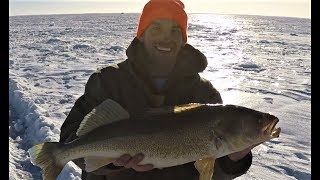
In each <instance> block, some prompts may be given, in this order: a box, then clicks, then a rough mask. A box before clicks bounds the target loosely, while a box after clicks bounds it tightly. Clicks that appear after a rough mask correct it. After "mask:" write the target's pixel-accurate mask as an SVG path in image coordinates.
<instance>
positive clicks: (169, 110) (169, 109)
mask: <svg viewBox="0 0 320 180" xmlns="http://www.w3.org/2000/svg"><path fill="white" fill-rule="evenodd" d="M204 105H205V104H200V103H189V104H183V105H177V106H167V107H160V108H150V109H149V110H148V111H147V113H146V114H147V115H158V114H168V113H169V114H170V113H173V114H177V113H182V112H185V111H189V110H192V109H196V108H199V107H201V106H204Z"/></svg>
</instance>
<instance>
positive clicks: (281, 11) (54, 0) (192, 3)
mask: <svg viewBox="0 0 320 180" xmlns="http://www.w3.org/2000/svg"><path fill="white" fill-rule="evenodd" d="M146 2H148V0H38V1H37V0H32V1H30V0H9V15H10V16H14V15H35V14H81V13H120V12H124V13H141V11H142V9H143V6H144V4H145V3H146ZM182 2H183V3H184V4H185V10H186V12H187V13H216V14H250V15H267V16H286V17H303V18H311V0H182Z"/></svg>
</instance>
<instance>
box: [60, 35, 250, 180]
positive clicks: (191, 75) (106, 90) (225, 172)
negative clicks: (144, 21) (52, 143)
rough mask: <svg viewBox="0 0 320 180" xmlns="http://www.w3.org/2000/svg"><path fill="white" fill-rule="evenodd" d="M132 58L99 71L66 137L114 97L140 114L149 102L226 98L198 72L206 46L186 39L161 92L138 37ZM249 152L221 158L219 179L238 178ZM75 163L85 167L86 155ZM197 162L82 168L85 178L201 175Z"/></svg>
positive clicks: (187, 178) (65, 128)
mask: <svg viewBox="0 0 320 180" xmlns="http://www.w3.org/2000/svg"><path fill="white" fill-rule="evenodd" d="M126 53H127V56H128V59H127V60H125V61H123V62H120V63H119V64H117V65H114V66H108V67H105V68H103V69H101V70H99V71H97V72H95V73H93V74H92V75H91V76H90V78H89V80H88V82H87V84H86V86H85V92H84V94H83V95H82V96H81V97H80V98H79V99H78V100H77V101H76V102H75V105H74V106H73V108H72V109H71V111H70V113H69V115H68V116H67V118H66V120H65V122H64V123H63V125H62V127H61V134H60V142H69V141H72V140H74V139H76V138H77V136H76V131H77V129H78V127H79V124H80V122H81V121H82V119H83V118H84V116H85V115H86V114H87V113H89V112H90V111H91V110H92V109H93V108H94V107H95V106H97V105H98V104H100V103H101V102H103V101H104V100H106V99H108V98H110V99H113V100H115V101H116V102H118V103H119V104H120V105H121V106H122V107H124V108H125V109H126V110H127V111H128V112H129V114H130V116H132V117H134V116H135V115H136V114H137V115H138V114H141V113H143V110H144V109H146V107H160V106H167V105H180V104H185V103H190V102H198V103H222V99H221V97H220V94H219V92H218V91H217V90H216V89H215V88H214V87H213V86H212V84H211V83H210V82H209V81H207V80H205V79H203V78H201V77H200V75H199V74H198V73H199V72H202V71H203V70H204V69H205V68H206V66H207V59H206V57H205V56H204V54H202V53H201V52H200V51H198V50H197V49H195V48H193V47H192V46H191V45H189V44H186V45H185V46H184V47H183V48H182V49H181V50H180V52H179V54H178V57H177V63H176V65H175V67H174V70H173V72H172V73H171V74H170V76H169V78H168V81H167V83H166V85H165V87H164V89H163V90H161V91H159V90H158V89H157V88H156V87H155V85H154V83H153V81H152V79H150V76H148V71H146V68H145V64H146V63H148V61H147V60H146V54H145V51H144V48H143V46H142V44H141V42H140V41H139V40H138V39H134V40H133V41H132V43H131V44H130V46H129V47H128V49H127V51H126ZM251 161H252V155H251V153H249V154H248V155H247V156H246V157H245V158H243V159H242V160H240V161H238V162H233V161H231V160H230V159H229V158H228V157H227V156H225V157H221V158H219V159H216V161H215V167H214V178H216V179H218V180H220V179H233V178H235V177H237V176H240V175H242V174H244V173H245V172H246V171H247V170H248V169H249V167H250V166H251ZM74 162H75V163H76V164H77V165H78V166H79V167H80V168H82V169H84V164H83V159H77V160H74ZM193 163H194V162H191V163H187V164H183V165H180V166H175V167H169V168H164V169H153V170H151V171H147V172H136V171H134V170H133V169H126V168H122V167H116V166H113V165H112V164H109V165H107V166H105V167H102V168H100V169H98V170H96V171H93V172H91V173H86V172H85V171H84V170H83V171H82V179H83V180H91V179H92V180H93V179H95V180H100V179H101V180H135V179H137V180H138V179H139V180H166V179H167V180H169V179H170V180H171V179H172V180H173V179H174V180H180V179H181V180H192V179H198V176H199V174H198V172H197V170H196V169H195V167H194V165H193Z"/></svg>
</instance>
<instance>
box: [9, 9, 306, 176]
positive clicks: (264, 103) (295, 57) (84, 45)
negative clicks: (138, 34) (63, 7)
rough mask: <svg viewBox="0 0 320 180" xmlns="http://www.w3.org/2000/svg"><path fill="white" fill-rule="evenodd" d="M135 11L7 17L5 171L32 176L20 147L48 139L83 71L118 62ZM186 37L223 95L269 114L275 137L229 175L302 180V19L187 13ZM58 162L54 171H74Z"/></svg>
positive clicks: (54, 136) (79, 88)
mask: <svg viewBox="0 0 320 180" xmlns="http://www.w3.org/2000/svg"><path fill="white" fill-rule="evenodd" d="M138 18H139V15H138V14H120V13H119V14H83V15H81V14H78V15H47V16H42V15H41V16H40V15H39V16H11V17H9V25H10V27H9V77H10V78H9V101H10V111H9V117H10V118H9V132H10V134H9V170H10V171H9V179H12V180H13V179H41V172H40V168H38V167H35V166H33V165H32V164H31V163H30V160H29V155H28V153H27V150H28V149H29V148H30V147H31V146H33V145H35V144H37V143H41V142H45V141H58V140H59V133H60V127H61V125H62V123H63V121H64V120H65V118H66V116H67V114H68V113H69V111H70V109H71V108H72V106H73V104H74V102H75V101H76V99H77V98H78V97H79V96H80V95H81V94H82V93H83V91H84V85H85V83H86V81H87V80H88V78H89V76H90V74H91V73H93V72H94V71H95V70H96V69H98V68H101V67H103V66H107V65H110V64H112V63H117V62H120V61H122V60H123V59H124V58H126V56H125V49H126V48H127V47H128V45H129V43H130V42H131V40H132V39H133V38H134V36H135V30H136V26H137V21H138ZM188 42H189V43H190V44H192V45H194V46H195V47H196V48H198V49H199V50H201V51H202V52H203V53H204V54H205V55H206V56H207V58H208V62H209V63H208V67H207V69H206V70H205V71H204V72H203V73H201V75H202V76H203V77H205V78H207V79H209V80H210V81H211V82H212V83H213V85H214V86H215V87H216V88H217V89H218V90H219V91H220V93H221V95H222V98H223V100H224V103H226V104H238V105H242V106H246V107H251V108H254V109H257V110H262V111H265V112H270V113H272V114H274V115H276V116H277V117H279V119H280V122H279V126H280V127H281V128H282V132H281V134H280V137H279V138H277V139H273V140H271V141H269V142H265V143H263V144H261V145H259V146H258V147H256V148H254V149H253V156H254V157H253V164H252V167H251V168H250V169H249V171H248V172H247V173H246V174H245V175H243V176H241V177H239V178H237V179H238V180H244V179H246V180H247V179H252V180H256V179H268V180H278V179H283V180H285V179H301V180H305V179H311V55H310V54H311V20H310V19H303V18H288V17H264V16H240V15H236V16H235V15H213V14H192V15H190V18H189V31H188ZM80 177H81V171H80V169H79V168H78V167H77V166H76V165H74V164H73V163H68V165H67V166H65V168H64V169H63V171H62V173H61V174H60V176H59V179H63V180H66V179H70V180H71V179H81V178H80Z"/></svg>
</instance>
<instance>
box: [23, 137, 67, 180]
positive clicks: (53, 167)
mask: <svg viewBox="0 0 320 180" xmlns="http://www.w3.org/2000/svg"><path fill="white" fill-rule="evenodd" d="M58 144H59V143H58V142H46V143H42V144H37V145H35V146H33V147H32V148H30V149H29V150H28V152H29V155H30V159H31V163H32V164H34V165H36V166H39V167H40V168H41V169H42V177H43V179H44V180H56V178H57V177H58V175H59V174H60V172H61V171H62V169H63V167H64V165H61V164H60V163H59V162H57V161H56V157H55V155H54V153H53V152H54V151H55V150H56V149H57V146H58Z"/></svg>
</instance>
